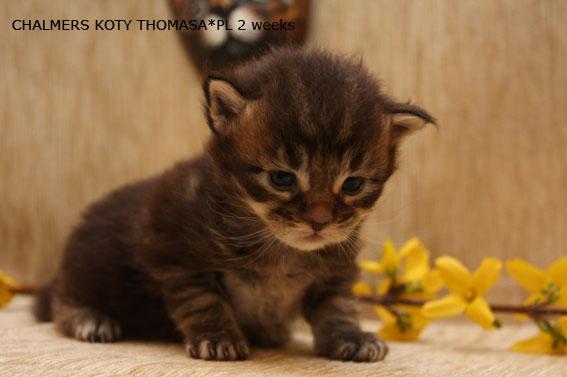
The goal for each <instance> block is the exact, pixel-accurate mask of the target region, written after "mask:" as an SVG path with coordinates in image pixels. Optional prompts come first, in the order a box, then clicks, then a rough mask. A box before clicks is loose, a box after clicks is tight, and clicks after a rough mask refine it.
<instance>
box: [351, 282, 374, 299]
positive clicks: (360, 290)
mask: <svg viewBox="0 0 567 377" xmlns="http://www.w3.org/2000/svg"><path fill="white" fill-rule="evenodd" d="M352 293H353V294H354V295H356V296H366V297H370V296H372V288H370V285H368V284H367V283H363V282H358V283H356V284H355V285H353V286H352Z"/></svg>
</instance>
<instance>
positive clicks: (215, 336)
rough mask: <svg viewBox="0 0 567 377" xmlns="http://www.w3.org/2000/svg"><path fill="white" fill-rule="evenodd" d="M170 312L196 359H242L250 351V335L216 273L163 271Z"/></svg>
mask: <svg viewBox="0 0 567 377" xmlns="http://www.w3.org/2000/svg"><path fill="white" fill-rule="evenodd" d="M158 281H159V282H160V285H161V287H162V292H163V294H164V299H165V303H166V306H167V309H168V312H169V314H170V316H171V318H172V319H173V321H174V322H175V324H176V326H177V329H178V330H179V331H180V332H181V333H182V334H183V335H184V337H185V348H186V351H187V354H188V355H189V356H191V357H193V358H195V359H205V360H242V359H246V358H247V357H248V355H249V352H250V351H249V348H248V344H247V342H246V338H245V337H244V335H243V334H242V331H241V330H240V328H239V327H238V325H237V323H236V321H235V319H234V316H233V313H232V309H231V308H230V306H229V304H228V303H227V302H226V301H225V300H224V299H223V298H222V297H221V295H220V293H219V292H218V291H217V289H216V287H215V285H214V276H211V275H198V276H196V275H187V274H185V273H179V271H177V273H176V271H175V270H172V271H171V272H170V273H168V272H165V271H164V272H162V273H160V274H159V280H158Z"/></svg>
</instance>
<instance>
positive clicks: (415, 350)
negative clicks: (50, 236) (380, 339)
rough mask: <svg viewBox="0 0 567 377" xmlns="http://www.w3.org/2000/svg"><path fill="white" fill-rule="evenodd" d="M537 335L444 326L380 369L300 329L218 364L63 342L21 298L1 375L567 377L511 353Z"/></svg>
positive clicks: (150, 347) (4, 331) (9, 320)
mask: <svg viewBox="0 0 567 377" xmlns="http://www.w3.org/2000/svg"><path fill="white" fill-rule="evenodd" d="M365 325H366V327H367V328H368V330H373V329H376V328H377V324H376V323H374V322H366V324H365ZM533 331H534V330H533V328H532V327H531V326H527V327H505V328H504V329H502V330H500V331H498V332H493V333H486V332H483V331H482V330H480V329H479V328H478V327H476V326H475V325H469V324H466V325H465V324H456V323H445V324H438V325H435V326H432V327H430V328H429V329H427V330H426V332H425V333H424V337H423V340H422V341H420V342H418V343H391V344H390V345H391V350H390V355H389V356H388V357H387V359H386V360H385V361H384V362H382V363H377V364H356V363H342V362H335V361H327V360H324V359H319V358H315V357H313V356H312V355H311V337H310V335H309V334H307V333H305V332H297V333H296V334H295V337H294V341H293V343H291V344H290V345H289V346H288V347H287V348H286V349H285V350H271V351H267V350H253V353H252V359H251V360H249V361H245V362H230V363H228V362H227V363H222V362H221V363H216V362H206V361H196V360H190V359H188V358H186V357H185V355H184V353H183V347H182V346H181V345H177V344H159V343H142V342H138V343H134V342H120V343H115V344H89V343H82V342H78V341H75V340H73V339H68V338H63V337H61V336H60V335H59V334H57V333H55V332H54V330H53V327H52V325H51V324H36V323H34V322H33V320H32V319H31V316H30V314H29V300H28V299H26V298H20V299H18V300H17V301H15V302H13V303H12V304H11V305H10V306H9V307H8V308H7V309H5V310H0V334H1V335H0V376H42V377H50V376H79V375H90V376H94V375H97V376H115V375H133V376H230V377H236V376H265V375H272V376H376V377H379V376H391V377H402V376H403V377H406V376H408V377H409V376H431V377H433V376H448V377H449V376H450V377H454V376H465V375H466V376H470V375H474V376H491V377H492V376H494V377H506V376H510V377H518V376H540V377H543V376H550V377H551V376H553V377H562V376H567V358H563V357H557V356H531V355H523V354H516V353H511V352H508V351H505V349H506V347H508V346H509V345H510V344H512V343H513V342H514V341H515V340H517V339H520V338H522V337H526V336H529V335H531V333H532V332H533Z"/></svg>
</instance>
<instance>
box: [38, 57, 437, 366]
mask: <svg viewBox="0 0 567 377" xmlns="http://www.w3.org/2000/svg"><path fill="white" fill-rule="evenodd" d="M205 95H206V100H207V103H206V114H207V118H208V121H209V126H210V127H211V129H212V131H213V133H214V137H213V138H212V139H211V140H210V142H209V144H208V145H207V148H206V151H205V152H204V153H203V155H202V156H200V157H198V158H196V159H193V160H190V161H185V162H181V163H179V164H177V165H175V166H174V167H173V168H172V169H170V170H168V171H166V172H165V173H164V174H162V175H160V176H157V177H154V178H151V179H148V180H145V181H142V182H138V183H134V184H132V185H128V186H126V187H123V188H120V189H118V190H116V191H115V192H113V193H111V194H110V195H108V196H107V197H105V198H103V199H102V200H101V201H99V202H97V203H95V204H94V205H92V206H91V207H90V208H89V209H88V210H87V211H86V212H85V214H84V216H83V220H82V222H81V224H80V225H79V226H78V227H77V228H76V229H75V230H74V231H73V233H72V234H71V236H70V238H69V240H68V242H67V246H66V249H65V253H64V257H63V261H62V264H61V268H60V270H59V273H58V274H57V276H56V277H55V280H54V282H53V288H52V289H47V290H45V291H44V292H43V294H42V295H41V297H40V299H39V300H38V303H37V307H38V310H37V311H36V312H37V317H38V318H39V319H48V318H50V317H51V316H50V315H48V314H49V313H51V314H52V317H53V319H54V321H55V322H56V323H57V325H58V328H59V329H61V330H62V331H63V332H64V333H66V334H68V335H70V336H74V337H76V338H78V339H81V340H90V341H113V340H116V339H118V338H119V337H120V336H122V335H123V336H126V337H138V338H140V337H141V338H170V339H183V340H184V342H185V344H186V349H187V352H188V354H189V355H190V356H192V357H196V358H203V359H213V360H234V359H243V358H246V357H248V354H249V348H248V347H249V344H254V345H279V344H282V343H283V342H285V341H286V340H287V338H288V336H289V325H290V323H291V321H292V320H293V319H294V318H296V317H297V316H299V315H301V314H302V315H303V316H304V317H305V318H306V319H307V321H308V322H309V323H310V324H311V326H312V327H313V332H314V336H315V349H316V352H317V353H318V354H320V355H322V356H326V357H329V358H333V359H341V360H354V361H377V360H380V359H382V358H383V357H384V356H385V354H386V350H387V348H386V346H385V345H384V344H383V343H382V342H381V341H379V340H378V339H376V338H375V337H374V336H373V335H371V334H367V333H363V332H361V331H360V329H359V327H358V323H357V320H356V310H355V309H354V306H353V304H352V297H351V293H350V287H351V285H352V283H353V282H354V281H355V279H356V277H357V268H356V264H355V257H356V255H357V252H358V249H359V240H358V230H359V227H360V224H361V222H362V221H363V220H364V218H365V217H366V215H367V214H368V211H369V210H370V209H371V208H372V207H373V205H374V204H375V202H376V200H377V199H378V197H379V196H380V194H381V192H382V188H383V185H384V183H385V182H386V180H387V179H388V178H389V177H390V175H391V174H392V173H393V171H394V168H395V157H396V156H395V155H396V147H397V143H398V141H399V138H400V136H401V135H405V134H407V133H408V132H409V131H411V130H413V129H416V128H419V127H420V125H421V124H423V123H426V122H433V118H432V117H431V116H430V115H429V114H427V113H426V112H425V111H424V110H422V109H420V108H418V107H416V106H413V105H401V104H397V103H395V102H393V101H392V100H390V99H389V98H387V97H385V96H384V95H382V94H381V93H380V90H379V87H378V84H377V83H376V81H375V80H374V79H373V78H372V77H371V76H370V75H369V74H368V73H367V72H366V71H365V70H364V69H363V67H362V66H361V65H360V64H355V63H352V62H350V61H349V60H347V59H344V58H341V57H337V56H333V55H330V54H327V53H324V52H320V51H307V52H306V51H302V50H290V49H280V50H274V51H272V52H271V53H270V54H269V55H267V56H265V57H263V58H261V59H259V60H256V61H253V62H251V63H248V64H246V65H244V66H242V67H239V68H237V69H235V70H234V71H232V72H229V73H226V74H225V76H213V77H211V78H209V79H208V80H207V81H206V83H205ZM399 115H403V116H404V120H403V122H402V121H399V122H398V121H397V119H398V118H397V117H398V116H399ZM408 117H410V120H409V121H408ZM412 117H414V118H415V119H412ZM273 171H286V172H293V174H295V176H296V179H297V184H296V185H294V186H293V187H291V188H289V189H286V190H280V189H277V188H276V187H275V186H274V185H273V184H271V183H270V174H271V173H270V172H273ZM349 176H356V177H358V176H360V177H363V178H364V179H363V182H364V183H363V184H362V186H361V189H360V190H359V191H358V192H356V193H354V194H347V193H346V192H345V191H344V190H343V186H342V185H343V183H344V181H345V180H346V178H348V177H349Z"/></svg>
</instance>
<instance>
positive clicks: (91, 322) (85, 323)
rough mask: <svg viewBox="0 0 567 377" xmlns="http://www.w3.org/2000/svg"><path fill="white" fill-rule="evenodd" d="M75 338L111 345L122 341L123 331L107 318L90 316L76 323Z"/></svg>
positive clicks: (116, 323)
mask: <svg viewBox="0 0 567 377" xmlns="http://www.w3.org/2000/svg"><path fill="white" fill-rule="evenodd" d="M73 336H74V337H75V338H77V339H79V340H82V341H84V342H98V343H109V342H115V341H117V340H118V339H120V337H121V336H122V329H121V328H120V324H118V322H116V321H114V320H112V319H110V318H108V317H106V316H102V315H96V314H90V315H86V316H83V317H82V318H80V319H77V320H76V321H75V324H74V329H73Z"/></svg>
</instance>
